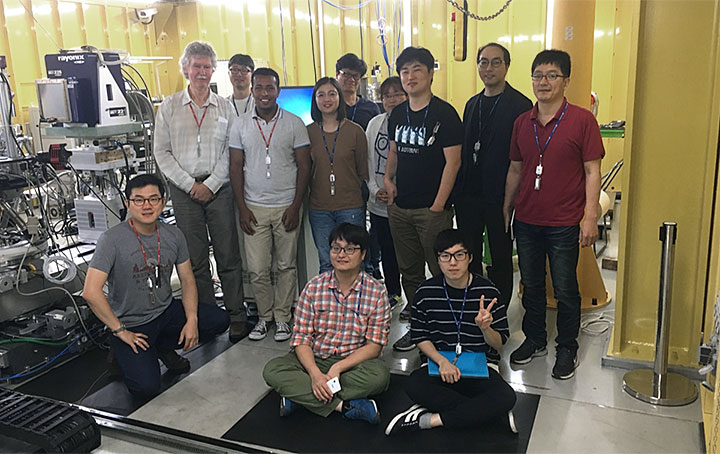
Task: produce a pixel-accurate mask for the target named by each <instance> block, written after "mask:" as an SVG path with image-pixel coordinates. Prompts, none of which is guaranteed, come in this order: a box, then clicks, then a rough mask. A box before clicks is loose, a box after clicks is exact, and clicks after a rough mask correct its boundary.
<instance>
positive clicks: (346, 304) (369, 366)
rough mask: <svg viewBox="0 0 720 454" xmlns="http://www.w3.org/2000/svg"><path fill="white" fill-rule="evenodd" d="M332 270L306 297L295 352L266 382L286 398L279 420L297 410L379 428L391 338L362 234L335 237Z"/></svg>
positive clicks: (347, 230) (341, 228) (268, 371)
mask: <svg viewBox="0 0 720 454" xmlns="http://www.w3.org/2000/svg"><path fill="white" fill-rule="evenodd" d="M329 242H330V262H331V264H332V267H333V269H332V270H330V271H327V272H325V273H322V274H320V275H318V276H316V277H314V278H313V279H312V280H310V282H308V283H307V285H306V286H305V289H304V290H303V291H302V293H301V294H300V298H299V299H298V304H297V307H296V308H295V327H294V329H293V335H292V338H291V339H290V346H291V347H292V348H293V351H292V352H290V353H288V354H287V355H285V356H281V357H278V358H275V359H273V360H271V361H270V362H269V363H268V364H267V365H266V366H265V370H264V371H263V377H264V378H265V382H266V383H267V384H268V385H269V386H270V387H272V388H273V389H275V391H277V392H278V394H280V396H281V399H280V416H287V415H289V414H290V413H292V412H294V411H295V410H296V409H297V408H298V407H299V406H303V407H305V408H306V409H307V410H309V411H311V412H313V413H315V414H317V415H320V416H323V417H327V416H329V415H330V414H331V413H332V412H333V411H337V412H340V413H341V414H342V415H343V416H344V417H345V418H347V419H359V420H364V421H367V422H369V423H371V424H378V423H379V422H380V413H379V412H378V409H377V405H376V403H375V401H373V400H371V399H368V398H367V397H368V396H372V395H374V394H379V393H381V392H383V391H385V390H386V389H387V388H388V385H389V384H390V372H389V371H388V369H387V367H386V366H385V364H384V363H383V361H382V360H381V359H380V358H379V356H380V353H381V352H382V348H383V346H384V345H386V344H387V338H388V332H389V331H390V305H389V303H388V297H387V292H386V290H385V286H384V285H382V284H381V283H379V282H378V281H376V280H375V279H373V278H372V276H370V275H369V274H367V273H365V272H364V271H362V269H361V267H362V263H363V259H364V258H365V254H366V253H367V250H368V246H369V244H370V235H368V233H367V231H365V229H364V228H362V227H359V226H356V225H352V224H348V223H342V224H339V225H338V226H336V227H335V228H334V229H333V230H332V232H330V238H329Z"/></svg>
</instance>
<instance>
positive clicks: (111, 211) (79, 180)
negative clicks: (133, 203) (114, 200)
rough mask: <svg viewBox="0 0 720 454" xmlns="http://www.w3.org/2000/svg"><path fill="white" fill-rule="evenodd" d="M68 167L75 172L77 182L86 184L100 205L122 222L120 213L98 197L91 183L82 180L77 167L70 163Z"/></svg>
mask: <svg viewBox="0 0 720 454" xmlns="http://www.w3.org/2000/svg"><path fill="white" fill-rule="evenodd" d="M67 165H68V166H69V167H70V169H72V171H73V172H75V177H76V178H77V180H78V184H80V183H82V184H84V185H85V187H87V188H88V189H89V190H90V192H92V193H93V195H94V196H95V198H97V199H98V200H99V201H100V203H102V204H103V205H104V206H105V208H107V209H108V211H109V212H110V213H112V215H113V216H115V217H116V218H118V220H120V221H122V218H120V215H119V214H118V213H116V212H115V210H113V209H112V208H110V207H109V206H108V204H107V203H105V202H104V201H103V199H102V197H100V196H99V195H98V193H97V192H95V189H93V188H92V186H91V185H90V184H89V183H87V182H86V181H85V180H83V179H82V176H80V174H79V173H78V171H77V170H76V169H75V167H73V165H72V164H70V163H69V162H68V163H67Z"/></svg>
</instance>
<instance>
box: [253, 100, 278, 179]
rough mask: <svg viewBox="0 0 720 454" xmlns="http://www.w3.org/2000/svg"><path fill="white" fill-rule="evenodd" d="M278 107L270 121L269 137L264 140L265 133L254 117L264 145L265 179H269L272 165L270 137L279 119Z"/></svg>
mask: <svg viewBox="0 0 720 454" xmlns="http://www.w3.org/2000/svg"><path fill="white" fill-rule="evenodd" d="M281 110H282V109H280V107H278V110H277V113H276V114H275V118H274V119H273V120H272V121H273V122H274V123H273V127H272V129H271V130H270V136H269V137H268V138H267V139H265V133H264V132H263V130H262V127H261V126H260V122H259V121H258V119H257V117H255V124H256V125H257V127H258V129H259V130H260V135H261V136H262V139H263V143H264V144H265V178H270V164H271V163H272V160H271V159H270V141H271V140H272V136H273V134H274V133H275V126H277V124H278V118H280V111H281Z"/></svg>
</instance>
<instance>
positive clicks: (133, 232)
mask: <svg viewBox="0 0 720 454" xmlns="http://www.w3.org/2000/svg"><path fill="white" fill-rule="evenodd" d="M125 194H126V196H127V202H125V203H126V206H127V208H128V213H129V215H130V217H129V220H128V221H127V222H122V223H120V224H118V225H116V226H115V227H113V228H111V229H110V230H108V231H106V232H105V233H103V234H102V235H101V236H100V239H99V240H98V244H97V248H96V249H95V253H94V255H93V258H92V261H91V262H90V267H89V269H88V272H87V277H86V279H85V288H84V289H83V297H84V298H85V300H87V302H88V304H89V305H90V308H91V309H92V311H93V312H94V313H95V315H96V316H97V317H98V318H99V319H100V320H101V321H102V322H103V323H105V325H107V327H108V328H109V329H110V330H111V332H112V334H113V336H112V337H111V339H110V345H111V347H112V351H113V353H114V354H115V358H116V359H117V362H118V364H119V366H120V368H121V370H122V375H123V378H124V380H125V384H126V385H127V387H128V389H129V390H130V392H131V393H133V394H134V395H137V396H140V397H152V396H154V395H156V394H158V393H159V392H160V365H159V364H158V358H159V359H161V360H162V361H163V363H164V364H165V365H166V366H167V368H168V370H170V371H172V372H181V373H184V372H188V371H189V370H190V362H189V361H188V360H187V359H185V358H183V357H181V356H179V355H178V354H177V353H176V352H175V350H176V349H178V348H182V349H183V350H189V349H191V348H192V347H194V346H195V345H196V344H197V342H198V338H203V339H205V338H206V337H210V336H215V335H217V334H220V333H222V332H224V331H225V330H227V328H228V326H229V325H230V317H229V316H228V314H227V313H226V312H225V311H223V310H222V309H220V308H219V307H218V306H217V305H216V304H215V302H214V301H203V303H207V304H200V305H198V293H197V287H196V286H195V277H194V275H193V272H192V266H191V264H190V259H189V255H188V248H187V243H186V242H185V237H184V236H183V234H182V232H181V231H180V230H179V229H178V228H177V227H175V226H172V225H167V224H163V223H161V222H157V219H158V216H159V215H160V213H161V212H162V210H163V208H164V206H165V197H164V196H165V189H164V187H163V184H162V182H161V181H160V179H158V178H157V177H156V176H154V175H148V174H146V175H139V176H137V177H135V178H133V179H132V180H130V182H128V184H127V187H126V189H125ZM173 266H175V268H176V269H177V273H178V276H179V277H180V286H181V288H182V301H181V300H179V299H177V298H173V296H172V289H171V288H170V277H171V275H172V271H173ZM106 282H107V284H108V294H107V297H106V296H105V293H104V292H103V286H104V285H105V283H106Z"/></svg>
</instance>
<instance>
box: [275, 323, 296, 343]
mask: <svg viewBox="0 0 720 454" xmlns="http://www.w3.org/2000/svg"><path fill="white" fill-rule="evenodd" d="M290 336H292V330H291V329H290V325H289V324H288V323H287V322H275V341H276V342H284V341H286V340H288V339H290Z"/></svg>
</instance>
